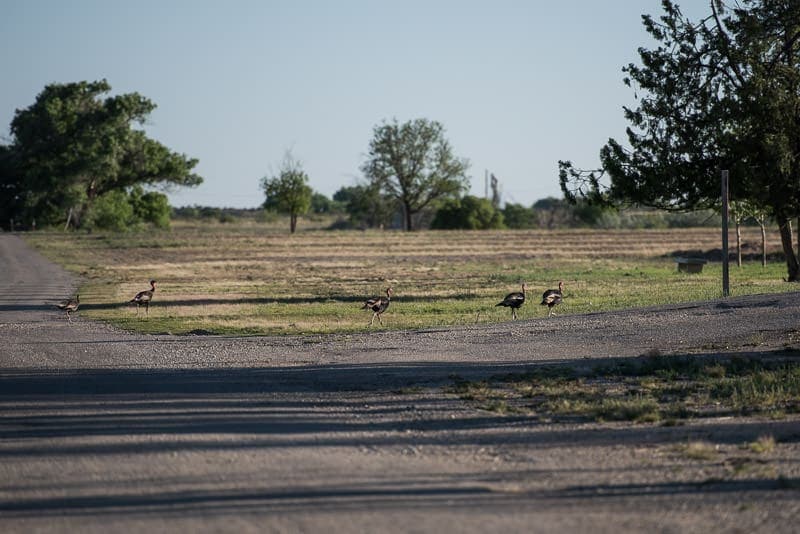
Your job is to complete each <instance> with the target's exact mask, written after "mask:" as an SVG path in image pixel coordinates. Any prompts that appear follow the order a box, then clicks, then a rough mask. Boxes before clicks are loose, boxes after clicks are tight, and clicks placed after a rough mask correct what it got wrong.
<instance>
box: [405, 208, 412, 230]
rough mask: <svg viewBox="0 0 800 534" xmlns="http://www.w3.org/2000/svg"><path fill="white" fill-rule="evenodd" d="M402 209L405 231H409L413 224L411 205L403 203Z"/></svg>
mask: <svg viewBox="0 0 800 534" xmlns="http://www.w3.org/2000/svg"><path fill="white" fill-rule="evenodd" d="M403 211H404V212H405V213H404V215H405V216H406V232H410V231H411V230H413V226H412V224H411V206H409V205H408V204H407V203H404V204H403Z"/></svg>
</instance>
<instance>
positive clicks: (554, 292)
mask: <svg viewBox="0 0 800 534" xmlns="http://www.w3.org/2000/svg"><path fill="white" fill-rule="evenodd" d="M563 290H564V282H559V283H558V289H548V290H547V291H545V292H544V293H542V303H541V305H542V306H547V307H548V308H549V309H550V313H548V314H547V316H548V317H550V316H551V315H555V314H554V313H553V307H554V306H557V305H558V304H561V299H562V298H564V295H563V294H562V293H561V292H562V291H563Z"/></svg>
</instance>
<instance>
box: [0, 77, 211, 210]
mask: <svg viewBox="0 0 800 534" xmlns="http://www.w3.org/2000/svg"><path fill="white" fill-rule="evenodd" d="M110 91H111V86H110V85H109V84H108V82H106V81H105V80H101V81H95V82H85V81H84V82H77V83H67V84H51V85H47V86H46V87H45V88H44V90H43V91H42V92H41V93H39V95H38V96H37V97H36V101H35V102H34V103H33V104H32V105H31V106H29V107H28V108H25V109H22V110H17V111H16V113H15V114H14V118H13V119H12V121H11V143H10V144H9V145H8V146H3V147H2V149H1V150H0V179H2V182H1V183H0V188H1V189H0V192H2V194H3V201H2V202H0V208H2V209H4V210H6V213H4V214H3V215H4V217H3V219H8V218H9V217H17V218H29V219H30V218H35V219H38V220H39V221H41V222H42V223H45V224H47V223H55V222H63V221H64V220H65V219H66V218H67V213H68V212H71V213H73V215H74V219H73V221H74V222H75V223H76V225H79V224H80V219H81V216H82V215H83V214H84V213H85V212H86V211H87V210H88V209H89V208H90V206H91V204H92V203H93V202H94V200H95V199H97V198H98V197H100V196H102V195H104V194H106V193H109V192H112V191H124V190H126V189H128V188H130V187H132V186H135V185H161V186H173V185H178V186H196V185H198V184H200V183H201V182H202V178H201V177H200V176H198V175H197V174H195V173H193V172H192V169H193V168H194V167H195V166H196V165H197V163H198V161H197V160H196V159H191V158H188V157H187V156H185V155H183V154H177V153H175V152H172V151H170V150H169V149H168V148H167V147H165V146H164V145H162V144H161V143H159V142H158V141H155V140H153V139H150V138H149V137H147V135H146V134H145V132H144V131H142V130H140V129H135V128H134V125H137V124H138V125H140V126H142V125H144V124H145V121H146V120H147V117H148V116H149V115H150V113H151V112H152V111H153V110H154V109H155V108H156V105H155V104H154V103H153V102H151V101H150V100H149V99H147V98H145V97H143V96H141V95H139V94H138V93H127V94H121V95H114V96H106V95H107V94H108V93H110Z"/></svg>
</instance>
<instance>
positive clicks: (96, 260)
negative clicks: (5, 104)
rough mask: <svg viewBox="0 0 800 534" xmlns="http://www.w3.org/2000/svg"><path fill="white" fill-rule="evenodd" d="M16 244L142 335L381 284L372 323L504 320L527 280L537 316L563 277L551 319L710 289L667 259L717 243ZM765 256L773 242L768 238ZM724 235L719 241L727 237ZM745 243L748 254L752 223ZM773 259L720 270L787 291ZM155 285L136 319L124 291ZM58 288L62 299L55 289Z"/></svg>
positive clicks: (76, 237) (342, 309)
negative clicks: (28, 247)
mask: <svg viewBox="0 0 800 534" xmlns="http://www.w3.org/2000/svg"><path fill="white" fill-rule="evenodd" d="M25 239H26V240H27V241H28V242H29V243H30V244H32V245H33V246H35V247H36V248H37V249H39V250H40V251H41V252H42V253H44V254H45V255H46V256H47V257H49V258H51V259H53V260H55V261H56V262H57V263H59V264H61V265H64V266H65V267H66V268H67V269H69V270H70V271H72V272H74V273H76V274H79V275H81V276H82V284H81V288H80V295H81V311H80V315H82V316H83V317H88V318H92V319H99V320H102V321H108V322H110V323H112V324H114V325H117V326H120V327H123V328H127V329H131V330H136V331H141V332H150V333H163V332H170V333H174V334H187V333H213V334H244V335H247V334H301V333H325V332H353V331H360V330H365V329H368V328H369V321H370V318H371V313H369V312H367V311H363V310H360V309H359V308H360V305H361V303H362V302H363V301H364V299H365V298H367V297H369V296H373V295H383V294H384V291H385V289H386V287H388V286H392V287H393V288H394V297H393V299H392V305H391V307H390V309H389V310H388V311H387V312H386V314H385V315H384V316H383V321H384V326H383V327H380V326H378V324H377V322H376V325H375V327H374V328H387V329H409V328H423V327H434V326H445V325H463V324H473V323H476V322H477V323H487V322H499V321H508V320H510V319H511V313H510V310H509V309H507V308H498V307H495V304H496V303H497V302H499V301H500V300H501V299H502V298H503V296H504V295H505V294H506V293H508V292H510V291H519V289H520V285H521V283H522V282H526V283H527V284H528V288H529V291H528V296H529V301H528V302H527V303H526V304H525V306H523V308H522V309H521V310H520V312H519V316H520V318H521V319H528V318H534V317H545V316H546V315H547V308H545V307H540V306H539V305H538V304H539V299H540V297H541V293H542V291H544V290H545V289H547V288H551V287H555V286H556V285H557V284H558V281H559V280H563V281H564V286H565V287H564V294H565V298H564V303H563V304H562V305H561V306H560V307H559V308H557V310H556V311H557V313H559V314H562V315H563V314H575V313H585V312H593V311H601V310H612V309H620V308H629V307H636V306H645V305H653V304H664V303H675V302H685V301H696V300H706V299H712V298H717V297H719V296H721V282H720V280H721V264H720V263H713V262H712V263H709V264H708V265H706V266H705V269H704V270H703V272H702V273H700V274H685V273H679V272H677V270H676V265H675V262H674V260H673V258H672V256H673V255H676V254H679V255H680V254H685V253H686V252H687V251H702V252H707V251H710V250H714V249H719V248H720V236H719V231H718V230H715V229H681V230H675V229H671V230H618V231H611V230H603V231H601V230H559V231H544V230H531V231H510V230H506V231H476V232H471V231H423V232H415V233H402V232H393V231H366V232H359V231H338V232H336V231H325V230H304V231H300V232H298V233H297V234H295V235H289V234H288V232H287V231H286V229H285V228H284V227H283V226H281V227H276V226H269V225H264V224H257V223H254V222H240V223H229V224H220V223H202V222H197V223H187V222H178V223H174V224H173V228H172V229H171V230H166V231H152V232H149V233H136V234H82V233H60V232H36V233H30V234H26V235H25ZM768 241H769V244H770V247H769V249H768V251H769V252H770V253H775V252H778V251H779V243H780V240H779V237H778V236H777V233H770V235H769V236H768ZM734 242H735V241H734V235H733V233H731V243H734ZM744 242H745V244H746V246H747V249H746V250H747V251H748V252H750V253H753V252H755V251H756V250H757V249H758V244H759V243H760V233H759V231H758V229H755V228H747V229H745V232H744ZM783 276H785V265H784V264H783V263H782V262H780V261H773V262H771V263H770V264H769V265H768V266H767V267H766V268H762V267H761V265H760V263H759V262H758V261H756V260H751V261H748V262H746V263H745V265H744V266H743V267H741V268H737V267H736V266H735V264H734V265H732V267H731V294H732V295H743V294H752V293H771V292H783V291H790V290H794V289H796V287H795V286H794V285H792V284H787V283H785V282H783V281H782V277H783ZM151 278H154V279H156V280H158V290H157V292H156V296H155V298H154V300H153V305H152V306H151V309H150V314H149V316H148V317H144V314H142V317H137V315H136V309H135V307H134V306H133V305H130V304H126V302H127V301H128V300H130V299H131V298H132V297H133V295H134V294H135V293H136V292H137V291H140V290H142V289H147V288H148V280H150V279H151ZM65 297H66V295H65Z"/></svg>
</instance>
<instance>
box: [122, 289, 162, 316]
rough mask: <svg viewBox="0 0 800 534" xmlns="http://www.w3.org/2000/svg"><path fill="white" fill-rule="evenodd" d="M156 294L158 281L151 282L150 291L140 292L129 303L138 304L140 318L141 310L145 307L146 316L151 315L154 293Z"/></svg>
mask: <svg viewBox="0 0 800 534" xmlns="http://www.w3.org/2000/svg"><path fill="white" fill-rule="evenodd" d="M155 292H156V281H155V280H150V289H148V290H146V291H139V292H138V293H136V296H135V297H133V298H132V299H131V300H129V301H128V302H135V303H136V316H137V317H138V316H139V308H140V307H141V306H142V305H144V311H145V314H147V315H150V301H151V300H153V293H155Z"/></svg>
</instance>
